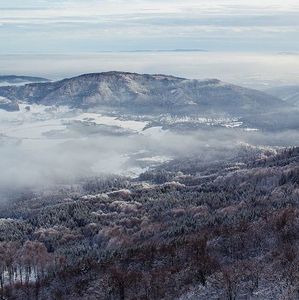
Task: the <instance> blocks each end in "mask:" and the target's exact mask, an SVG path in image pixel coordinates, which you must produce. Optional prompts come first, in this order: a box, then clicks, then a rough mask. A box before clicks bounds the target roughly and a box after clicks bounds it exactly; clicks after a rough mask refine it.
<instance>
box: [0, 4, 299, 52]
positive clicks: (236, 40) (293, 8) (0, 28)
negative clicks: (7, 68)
mask: <svg viewBox="0 0 299 300" xmlns="http://www.w3.org/2000/svg"><path fill="white" fill-rule="evenodd" d="M0 39H1V47H0V54H11V53H19V54H22V53H41V54H42V53H65V54H67V53H78V54H81V53H96V52H100V51H131V50H142V49H153V50H155V49H206V50H209V51H247V52H248V51H249V52H269V51H271V52H281V51H286V52H298V51H299V1H298V0H250V1H249V0H246V1H245V0H185V1H182V0H181V1H177V0H126V1H125V0H97V1H96V0H59V1H58V0H34V1H33V0H0Z"/></svg>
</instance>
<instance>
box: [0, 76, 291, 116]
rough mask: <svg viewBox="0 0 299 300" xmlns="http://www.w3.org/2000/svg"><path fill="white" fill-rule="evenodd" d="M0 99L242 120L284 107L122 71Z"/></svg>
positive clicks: (263, 97)
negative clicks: (203, 115) (226, 116)
mask: <svg viewBox="0 0 299 300" xmlns="http://www.w3.org/2000/svg"><path fill="white" fill-rule="evenodd" d="M0 96H3V97H7V98H9V99H11V100H14V101H19V100H21V101H27V102H29V103H40V104H44V105H68V106H71V107H76V108H94V107H101V108H104V107H106V108H110V109H118V110H122V111H124V110H126V111H128V112H131V113H132V112H143V113H147V114H152V113H161V112H171V113H176V114H180V113H187V114H198V113H201V114H206V113H209V114H211V113H218V114H229V115H234V116H244V115H248V114H257V113H258V114H260V113H264V112H269V111H279V110H282V109H285V108H287V105H286V103H284V102H282V101H281V100H280V99H278V98H275V97H273V96H270V95H267V94H265V93H262V92H259V91H256V90H251V89H246V88H242V87H239V86H235V85H232V84H227V83H223V82H221V81H219V80H216V79H210V80H202V81H200V80H189V79H185V78H178V77H173V76H166V75H145V74H136V73H124V72H106V73H95V74H85V75H81V76H78V77H74V78H70V79H64V80H61V81H57V82H48V83H33V84H28V85H25V86H20V87H2V88H0Z"/></svg>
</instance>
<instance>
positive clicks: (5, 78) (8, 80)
mask: <svg viewBox="0 0 299 300" xmlns="http://www.w3.org/2000/svg"><path fill="white" fill-rule="evenodd" d="M48 81H49V80H48V79H46V78H42V77H32V76H17V75H0V86H9V85H24V84H27V83H36V82H48Z"/></svg>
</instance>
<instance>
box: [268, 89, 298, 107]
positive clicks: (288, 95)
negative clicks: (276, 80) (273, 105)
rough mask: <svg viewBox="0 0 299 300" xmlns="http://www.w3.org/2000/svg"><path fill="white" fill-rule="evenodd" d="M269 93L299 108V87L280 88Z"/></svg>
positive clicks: (270, 90)
mask: <svg viewBox="0 0 299 300" xmlns="http://www.w3.org/2000/svg"><path fill="white" fill-rule="evenodd" d="M267 93H269V94H270V95H273V96H275V97H279V98H281V99H283V100H285V101H286V102H287V103H289V104H293V105H296V106H298V107H299V86H298V85H290V86H278V87H275V88H271V89H268V90H267Z"/></svg>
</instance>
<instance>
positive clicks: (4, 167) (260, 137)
mask: <svg viewBox="0 0 299 300" xmlns="http://www.w3.org/2000/svg"><path fill="white" fill-rule="evenodd" d="M228 124H231V123H228ZM148 125H149V120H148V119H147V118H143V119H142V118H139V119H138V120H137V119H136V120H133V117H131V119H129V118H128V117H127V118H125V119H124V118H117V117H115V116H108V115H103V114H100V113H86V112H82V111H79V110H70V109H68V108H66V107H59V108H57V107H45V106H41V105H32V106H31V107H30V108H29V107H28V106H26V104H22V105H21V110H20V111H19V112H6V111H3V110H0V128H1V129H0V170H1V173H0V190H5V189H14V188H22V187H42V186H44V185H52V184H58V183H59V184H64V183H74V182H76V181H77V180H80V179H82V178H85V177H92V176H97V175H100V174H103V173H104V174H122V175H128V176H138V174H140V173H141V172H143V171H145V170H146V169H147V168H148V167H151V166H154V165H157V164H160V163H162V162H165V161H168V160H170V159H172V158H175V157H180V156H188V155H193V154H196V155H201V154H204V155H205V156H206V157H210V158H211V159H217V153H218V151H219V152H221V151H233V149H235V147H236V146H237V145H240V144H253V145H263V146H264V145H265V146H267V145H271V146H275V145H277V146H284V145H296V143H297V141H298V138H299V132H298V131H296V130H293V131H292V130H289V131H284V132H279V133H275V134H274V133H272V134H269V133H262V132H259V131H251V130H250V131H246V130H244V128H243V129H242V128H238V127H237V126H231V125H229V126H228V127H229V128H226V127H225V126H224V127H217V128H215V129H212V130H204V129H202V130H196V131H189V133H186V132H184V133H179V132H175V131H171V130H163V129H162V128H161V127H160V126H153V127H150V128H148V127H149V126H148Z"/></svg>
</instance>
